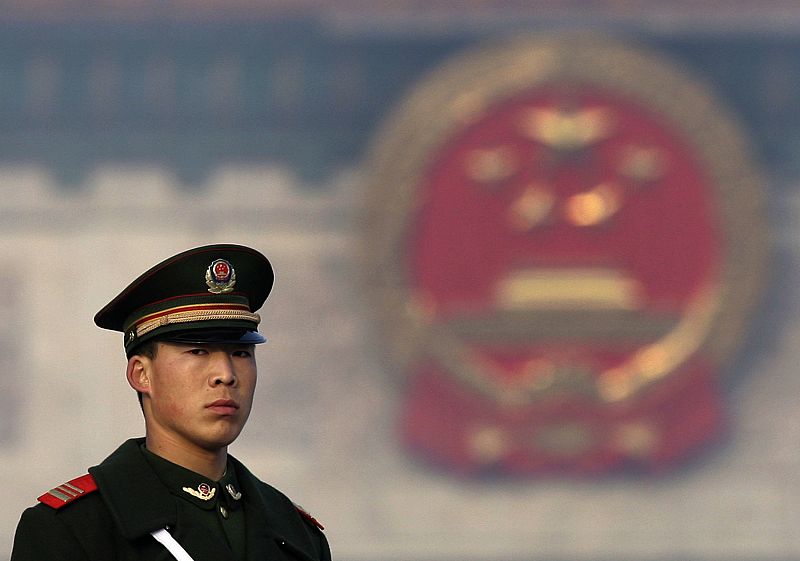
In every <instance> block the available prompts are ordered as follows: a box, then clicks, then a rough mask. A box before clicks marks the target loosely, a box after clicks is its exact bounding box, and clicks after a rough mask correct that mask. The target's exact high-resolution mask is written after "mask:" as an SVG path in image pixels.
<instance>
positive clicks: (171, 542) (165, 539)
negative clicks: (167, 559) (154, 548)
mask: <svg viewBox="0 0 800 561" xmlns="http://www.w3.org/2000/svg"><path fill="white" fill-rule="evenodd" d="M150 535H151V536H153V537H154V538H155V539H156V540H157V541H158V542H159V543H160V544H161V545H163V546H164V547H166V548H167V551H169V552H170V553H171V554H172V556H173V557H174V558H175V559H177V560H178V561H194V560H193V559H192V558H191V556H190V555H189V554H188V553H186V550H185V549H183V547H181V544H179V543H178V542H176V541H175V538H173V537H172V534H170V533H169V532H167V530H166V529H165V528H162V529H160V530H153V531H152V532H150Z"/></svg>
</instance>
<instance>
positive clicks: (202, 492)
mask: <svg viewBox="0 0 800 561" xmlns="http://www.w3.org/2000/svg"><path fill="white" fill-rule="evenodd" d="M183 490H184V491H186V492H187V493H189V494H190V495H191V496H193V497H197V498H198V499H200V500H203V501H210V500H211V499H213V498H214V495H215V494H216V493H217V488H216V487H212V486H211V485H209V484H208V483H201V484H200V485H198V486H197V489H192V488H191V487H184V488H183Z"/></svg>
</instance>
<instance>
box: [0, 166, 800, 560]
mask: <svg viewBox="0 0 800 561" xmlns="http://www.w3.org/2000/svg"><path fill="white" fill-rule="evenodd" d="M196 187H200V188H197V189H191V190H190V189H186V188H182V187H181V186H180V185H178V182H177V181H176V180H175V179H174V178H173V177H172V176H170V175H169V173H167V172H164V171H163V170H160V169H157V168H147V167H136V168H122V167H117V168H109V169H105V170H99V171H98V172H97V173H95V174H94V175H92V176H91V177H90V178H89V179H88V180H87V184H86V185H83V186H82V187H81V188H80V189H77V190H74V191H72V192H65V191H64V190H59V189H56V188H55V187H54V186H53V185H52V182H51V180H50V178H49V177H48V175H47V174H46V173H45V172H43V171H42V170H40V169H36V168H4V169H0V263H3V266H2V267H0V288H2V290H0V313H2V321H0V324H1V325H0V349H1V350H2V357H0V365H2V368H3V376H2V380H0V390H1V391H2V393H0V406H1V407H2V408H3V418H2V423H0V439H1V440H0V469H1V470H2V472H3V473H5V474H6V477H7V481H8V483H7V492H6V494H5V495H6V501H7V502H6V506H5V508H4V509H3V510H2V512H0V557H2V556H3V555H4V554H8V553H9V552H10V549H11V543H12V535H13V531H14V527H15V525H16V522H17V520H18V518H19V514H20V513H21V511H22V509H23V508H25V507H26V506H28V505H31V504H33V503H34V502H35V499H36V497H37V496H38V495H39V494H41V493H42V492H44V491H45V490H47V489H49V488H51V487H53V486H55V485H57V484H59V483H61V482H63V481H66V480H68V479H70V478H72V477H76V476H78V475H81V474H83V473H85V470H86V468H87V467H88V466H90V465H93V464H95V463H97V462H99V461H101V460H102V459H103V458H104V457H105V456H106V455H107V454H108V453H110V452H111V451H112V450H113V449H114V448H115V447H116V446H117V445H118V444H119V443H120V442H121V441H122V440H123V439H125V438H127V437H130V436H135V435H139V434H141V433H142V431H143V426H142V421H141V415H140V412H139V408H138V405H137V403H136V399H135V396H134V394H133V392H132V391H131V390H130V388H128V387H127V384H126V382H125V379H124V365H125V362H124V356H123V352H122V341H121V335H119V334H116V333H110V332H103V331H101V330H98V329H97V328H96V327H94V325H93V323H92V316H93V314H94V313H95V311H96V310H98V309H99V308H100V307H101V306H102V305H103V304H105V303H106V302H107V301H108V300H109V299H111V298H112V297H113V296H114V295H116V294H117V293H118V291H119V290H121V289H122V288H123V287H124V286H125V285H126V283H127V282H129V281H130V280H131V279H132V278H134V277H135V276H136V275H138V274H139V273H140V272H142V271H144V270H145V269H146V268H147V267H149V266H150V265H152V264H153V263H155V262H156V261H157V260H160V259H162V258H164V257H167V256H169V255H171V254H173V253H175V252H177V251H180V250H183V249H186V248H188V247H191V246H194V245H200V244H204V243H212V242H220V241H224V242H236V243H244V244H251V245H253V246H255V247H258V248H259V249H261V250H263V251H264V252H265V253H266V254H267V255H268V256H270V258H271V259H272V261H273V263H274V266H275V269H276V286H275V290H274V292H273V296H272V297H271V298H270V300H269V301H268V303H267V305H266V306H265V307H264V308H263V309H262V317H263V324H262V325H263V331H264V333H265V334H266V336H267V337H268V339H269V342H268V343H267V344H266V345H262V346H261V347H259V349H258V359H259V375H260V379H259V387H258V390H257V397H256V404H255V409H254V412H253V415H252V417H251V420H250V423H249V425H248V427H247V428H246V429H245V432H244V433H243V435H242V436H241V438H240V439H239V441H237V443H235V444H234V445H233V446H232V452H233V453H234V454H235V455H237V456H238V457H239V458H241V459H242V460H244V461H245V463H247V464H248V465H249V466H250V467H251V469H253V471H255V472H256V473H258V474H260V475H261V476H262V477H263V478H264V479H265V480H267V481H269V482H271V483H272V484H274V485H275V486H277V487H278V488H280V489H282V490H283V491H285V492H286V493H287V494H288V495H289V496H291V497H292V498H293V499H294V500H296V501H297V502H298V503H299V504H302V505H303V506H304V507H306V508H307V509H308V510H309V511H311V512H312V513H313V514H314V515H315V516H317V517H318V518H319V519H320V520H321V521H322V522H323V524H325V525H326V526H327V528H328V529H327V531H326V533H327V535H328V537H329V540H330V542H331V545H332V547H333V550H334V557H335V558H336V559H339V560H341V561H348V560H349V561H376V560H385V561H395V560H396V561H437V560H441V561H445V560H451V559H460V560H476V561H477V560H487V561H489V560H498V559H505V560H531V561H534V560H546V559H574V560H599V559H641V560H650V559H698V560H700V559H702V560H708V561H716V560H719V559H748V560H749V559H752V560H756V559H759V560H761V559H782V560H785V559H795V558H800V540H798V539H797V537H796V534H795V528H797V527H798V526H800V478H798V476H797V474H798V471H800V470H799V469H798V468H800V408H798V407H797V405H796V404H797V402H798V398H799V397H800V376H798V373H797V363H798V358H800V356H798V351H797V348H798V346H797V341H798V340H800V311H799V310H798V301H799V300H798V294H799V292H798V289H797V288H796V287H798V286H800V283H799V282H798V280H800V279H798V276H800V275H798V270H797V264H798V259H800V247H798V239H800V237H798V235H800V232H798V230H797V226H796V224H798V223H799V222H798V220H797V218H798V211H800V202H798V200H797V199H796V196H795V195H794V193H793V191H792V190H791V189H785V190H784V191H783V195H776V196H781V197H783V200H779V201H775V200H773V204H774V205H775V206H776V207H779V208H781V209H782V211H781V213H780V216H779V217H778V221H779V223H778V224H777V227H776V232H777V235H776V245H777V247H778V250H779V251H778V258H777V261H778V263H777V265H778V266H777V270H778V271H779V273H780V275H779V278H778V279H777V280H776V283H775V286H776V288H775V290H776V291H777V294H778V295H779V296H780V298H781V301H780V302H779V305H774V303H773V305H772V307H771V308H770V310H771V311H770V310H768V311H769V313H771V314H773V316H771V317H768V318H767V319H766V320H762V323H763V324H764V325H770V324H771V327H770V328H769V329H768V330H766V331H765V333H766V334H767V335H768V337H761V338H759V337H757V336H756V337H755V338H754V341H755V343H753V344H751V345H750V346H749V347H748V353H749V354H747V355H746V356H744V357H743V362H742V364H743V365H744V366H743V367H742V370H743V371H742V372H741V373H740V379H739V380H738V381H737V383H736V384H733V385H732V386H731V389H730V391H729V394H728V396H727V399H728V405H729V411H730V413H731V427H730V432H729V437H728V438H727V440H726V442H725V443H723V444H722V445H720V446H719V447H718V448H717V449H715V450H712V451H709V452H708V453H707V454H705V455H704V456H703V457H702V458H701V459H699V460H698V461H697V462H696V463H695V464H694V465H692V466H690V467H688V468H686V469H683V470H681V471H680V472H678V473H676V474H672V475H670V476H668V477H665V478H660V479H659V478H625V477H620V478H609V479H604V480H601V481H579V480H559V479H554V480H553V479H550V480H529V481H516V482H512V481H504V482H497V481H494V482H491V481H488V482H487V481H465V480H461V479H457V478H453V477H451V476H448V475H447V474H446V473H442V472H436V471H432V470H430V469H429V468H427V467H426V466H423V465H420V464H419V463H416V462H414V461H413V460H411V459H410V458H409V457H408V456H407V455H406V454H405V453H404V451H403V450H401V449H400V447H399V444H398V440H397V435H396V432H395V424H394V422H395V417H396V411H397V408H398V405H399V402H400V400H401V398H402V381H401V380H397V379H395V378H394V377H393V376H392V373H391V371H390V369H389V368H388V366H387V365H385V364H383V363H382V362H381V361H380V359H379V356H380V355H379V354H378V353H377V352H376V351H375V349H374V348H373V347H374V344H373V343H374V340H375V335H374V333H373V327H372V326H371V323H370V320H369V314H367V313H366V312H367V305H368V304H367V303H366V301H364V300H363V299H362V292H363V290H362V287H361V286H360V279H359V262H358V243H359V242H360V240H359V236H360V235H361V234H360V231H359V225H360V222H359V216H360V214H359V212H360V207H361V204H362V199H363V193H362V192H361V191H360V188H359V181H358V174H357V173H342V174H339V175H337V176H335V177H334V178H333V179H332V180H331V183H330V185H327V186H326V187H325V188H324V189H308V188H305V187H306V186H304V185H302V184H300V182H299V181H298V180H297V179H296V178H295V177H293V176H292V175H291V174H290V173H288V172H286V171H284V170H281V169H276V168H270V167H263V168H244V167H232V168H227V169H222V170H219V171H218V172H216V173H214V174H213V175H212V176H211V178H210V179H209V180H208V184H207V185H203V186H196Z"/></svg>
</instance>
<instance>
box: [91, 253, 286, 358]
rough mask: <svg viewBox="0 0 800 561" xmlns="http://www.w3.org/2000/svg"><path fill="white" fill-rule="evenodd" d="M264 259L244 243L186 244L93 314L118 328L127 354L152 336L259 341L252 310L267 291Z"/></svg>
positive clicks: (267, 265) (194, 340)
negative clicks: (242, 244)
mask: <svg viewBox="0 0 800 561" xmlns="http://www.w3.org/2000/svg"><path fill="white" fill-rule="evenodd" d="M273 281H274V275H273V272H272V265H271V264H270V262H269V260H268V259H267V258H266V257H264V255H262V254H261V253H259V252H258V251H256V250H254V249H251V248H249V247H244V246H241V245H232V244H217V245H207V246H202V247H197V248H194V249H189V250H187V251H184V252H182V253H179V254H178V255H175V256H173V257H170V258H169V259H166V260H165V261H162V262H161V263H159V264H158V265H156V266H154V267H153V268H151V269H150V270H148V271H146V272H145V273H143V274H142V275H141V276H140V277H139V278H137V279H136V280H135V281H133V282H132V283H131V284H130V285H129V286H128V287H127V288H126V289H125V290H123V291H122V292H121V293H120V294H119V295H118V296H117V297H116V298H114V299H113V300H112V301H111V302H109V303H108V304H107V305H106V306H105V307H104V308H103V309H102V310H100V311H99V312H97V314H96V315H95V316H94V322H95V323H96V324H97V325H98V327H102V328H104V329H111V330H113V331H121V332H122V333H123V334H124V337H125V340H124V343H125V351H126V353H127V354H128V355H130V354H132V351H133V350H134V349H135V348H136V347H137V346H139V345H141V344H142V343H144V342H145V341H148V340H150V339H154V338H158V339H159V340H163V341H173V342H181V343H244V344H254V343H263V342H264V341H265V339H264V337H263V336H262V335H261V334H260V333H258V324H259V323H260V321H261V318H260V316H259V315H258V314H257V313H256V311H257V310H258V309H259V308H260V307H261V305H262V304H263V303H264V301H265V300H266V299H267V296H269V293H270V291H271V290H272V284H273Z"/></svg>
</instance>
